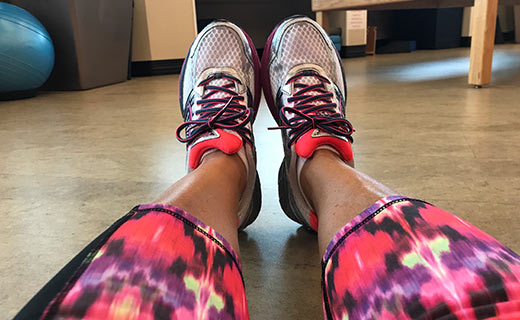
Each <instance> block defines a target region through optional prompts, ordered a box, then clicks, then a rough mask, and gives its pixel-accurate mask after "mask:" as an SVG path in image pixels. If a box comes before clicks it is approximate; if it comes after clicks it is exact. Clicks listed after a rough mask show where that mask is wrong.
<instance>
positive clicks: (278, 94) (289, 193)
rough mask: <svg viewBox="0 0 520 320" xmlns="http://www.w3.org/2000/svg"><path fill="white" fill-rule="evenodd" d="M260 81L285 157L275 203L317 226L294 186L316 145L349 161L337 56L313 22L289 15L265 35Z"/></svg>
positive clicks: (343, 89)
mask: <svg viewBox="0 0 520 320" xmlns="http://www.w3.org/2000/svg"><path fill="white" fill-rule="evenodd" d="M262 84H263V88H264V94H265V96H266V100H267V104H268V105H269V109H270V110H271V114H272V115H273V117H274V118H275V120H276V122H277V123H278V125H279V127H277V128H276V129H281V130H282V139H283V143H284V150H285V159H284V161H283V162H282V165H281V167H280V171H279V176H278V183H279V195H280V204H281V205H282V209H283V210H284V211H285V213H286V214H287V216H289V217H290V218H291V219H293V220H294V221H296V222H298V223H301V224H302V225H304V226H306V227H308V228H311V229H314V230H317V229H318V218H317V216H316V213H315V210H314V209H313V208H312V206H311V205H310V204H309V201H308V200H307V198H306V197H305V194H304V193H303V192H302V188H301V185H300V173H301V169H302V167H303V165H304V164H305V161H307V159H309V158H311V157H312V155H313V153H314V152H315V151H316V150H318V149H329V150H331V151H333V152H335V153H337V154H338V155H339V157H340V158H341V159H342V160H343V161H345V162H346V163H348V164H350V165H353V154H352V148H351V143H352V142H353V140H352V137H351V134H352V133H353V131H354V130H353V129H352V126H351V124H350V122H349V121H348V120H346V118H345V103H346V84H345V77H344V73H343V66H342V64H341V59H340V57H339V55H338V52H337V51H336V49H335V48H334V45H333V44H332V42H331V41H330V39H329V37H328V35H327V33H326V32H325V31H324V30H323V29H322V28H321V27H320V26H319V25H318V24H317V23H316V22H314V21H313V20H311V19H309V18H307V17H302V16H295V17H291V18H288V19H286V20H284V21H282V22H281V23H280V24H279V25H278V26H277V27H276V28H275V30H274V31H273V32H272V33H271V35H270V36H269V39H268V40H267V44H266V46H265V49H264V55H263V58H262Z"/></svg>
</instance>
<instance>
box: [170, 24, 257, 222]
mask: <svg viewBox="0 0 520 320" xmlns="http://www.w3.org/2000/svg"><path fill="white" fill-rule="evenodd" d="M260 90H261V89H260V60H259V58H258V55H257V52H256V49H255V47H254V45H253V43H252V41H251V39H250V38H249V36H248V35H247V34H246V33H245V32H244V31H243V30H242V29H240V28H239V27H237V26H236V25H235V24H233V23H231V22H229V21H225V20H218V21H215V22H212V23H211V24H209V25H208V26H206V27H205V28H204V30H202V31H201V32H200V33H199V35H198V36H197V37H196V38H195V40H194V42H193V44H192V45H191V47H190V50H189V52H188V56H187V57H186V59H185V61H184V64H183V67H182V71H181V76H180V80H179V100H180V106H181V112H182V115H183V118H184V121H185V122H184V123H182V124H181V125H180V126H179V127H178V128H177V139H178V140H179V141H180V142H183V143H186V145H187V155H186V162H187V167H188V171H191V170H195V169H196V168H197V167H198V165H199V164H200V163H201V160H202V159H203V158H204V156H205V155H207V154H209V153H210V152H214V151H216V150H220V151H222V152H224V153H226V154H230V155H231V154H237V155H238V156H239V157H240V159H242V161H243V162H244V165H245V167H246V169H247V186H246V189H245V190H244V193H243V195H242V198H241V199H240V204H239V212H238V228H239V230H242V229H244V228H245V227H246V226H248V225H249V224H251V223H252V222H253V221H254V220H255V219H256V217H257V216H258V213H259V211H260V205H261V193H260V180H259V178H258V173H257V171H256V149H255V143H254V137H253V122H254V120H255V116H256V113H257V111H258V105H259V103H260V96H261V91H260Z"/></svg>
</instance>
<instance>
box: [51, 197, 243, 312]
mask: <svg viewBox="0 0 520 320" xmlns="http://www.w3.org/2000/svg"><path fill="white" fill-rule="evenodd" d="M80 269H81V270H80V271H79V272H80V274H79V275H76V276H75V279H77V280H74V281H71V282H70V283H69V285H68V286H67V287H66V288H65V289H64V290H63V291H62V292H61V294H60V295H58V296H57V297H56V298H55V299H54V301H53V303H51V305H50V306H49V307H48V308H47V311H46V314H45V315H44V317H43V318H44V319H78V318H79V319H105V320H106V319H147V320H148V319H149V320H152V319H186V320H189V319H201V320H203V319H204V320H205V319H208V320H209V319H222V320H227V319H248V309H247V301H246V298H245V291H244V284H243V279H242V274H241V266H240V262H239V260H238V258H237V256H236V254H235V252H234V251H233V249H232V248H231V246H230V245H229V244H228V242H227V241H226V240H225V239H224V238H222V237H221V236H220V235H219V234H217V233H216V232H215V231H214V230H213V229H211V228H210V227H208V226H206V225H205V224H204V223H202V222H201V221H199V220H197V219H196V218H194V217H192V216H190V215H189V214H187V213H186V212H184V211H182V210H180V209H178V208H176V207H171V206H167V205H156V204H155V205H142V206H139V207H138V208H137V209H135V210H132V211H131V212H130V213H129V217H128V220H127V221H126V222H125V223H124V224H123V225H122V226H120V227H119V228H118V229H117V230H116V231H115V232H114V233H113V234H112V235H111V236H110V237H109V238H108V240H107V241H106V242H105V243H104V244H102V246H100V247H99V249H98V250H95V251H94V252H92V253H91V254H90V256H89V257H88V258H87V259H86V261H85V262H84V267H83V268H80Z"/></svg>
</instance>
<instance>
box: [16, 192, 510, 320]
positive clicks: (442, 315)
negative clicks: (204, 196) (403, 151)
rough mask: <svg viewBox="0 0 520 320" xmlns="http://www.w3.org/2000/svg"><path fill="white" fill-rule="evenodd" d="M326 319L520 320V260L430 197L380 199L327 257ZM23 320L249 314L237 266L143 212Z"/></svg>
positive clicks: (195, 230)
mask: <svg viewBox="0 0 520 320" xmlns="http://www.w3.org/2000/svg"><path fill="white" fill-rule="evenodd" d="M322 271H323V273H322V286H323V288H322V292H323V311H324V316H325V318H326V319H342V320H343V319H349V320H353V319H487V318H496V319H520V257H519V256H518V255H517V254H515V253H514V252H512V251H511V250H510V249H508V248H506V247H505V246H504V245H502V244H500V243H499V242H498V241H496V240H495V239H493V238H492V237H491V236H489V235H487V234H486V233H484V232H482V231H480V230H479V229H477V228H475V227H474V226H472V225H470V224H468V223H467V222H465V221H463V220H461V219H459V218H457V217H455V216H454V215H452V214H450V213H448V212H446V211H443V210H441V209H439V208H436V207H434V206H432V205H430V204H428V203H426V202H423V201H419V200H414V199H409V198H405V197H397V196H396V197H388V198H385V199H381V200H379V201H378V202H376V203H375V204H374V205H372V206H371V207H370V208H368V209H366V210H365V211H363V212H362V213H361V214H360V215H358V216H357V217H356V218H355V219H353V220H352V221H351V222H350V223H348V224H347V225H345V226H344V227H343V228H342V229H341V230H340V231H339V232H338V233H337V234H336V235H335V237H334V239H333V240H332V241H331V243H330V245H329V247H328V248H327V250H326V253H325V255H324V258H323V261H322ZM17 318H18V319H38V318H41V319H248V318H249V315H248V309H247V301H246V297H245V290H244V281H243V277H242V273H241V266H240V261H239V259H238V257H237V255H236V254H235V252H234V251H233V249H232V248H231V246H230V245H229V243H228V242H227V241H226V240H225V239H224V238H223V237H222V236H220V235H219V234H217V233H216V232H215V231H214V230H213V229H212V228H210V227H208V226H206V225H205V224H204V223H202V222H201V221H199V220H197V219H196V218H194V217H193V216H191V215H189V214H188V213H186V212H184V211H182V210H181V209H179V208H176V207H171V206H167V205H160V204H152V205H141V206H138V207H136V208H134V209H132V210H131V211H130V212H129V213H128V214H127V215H125V216H124V217H123V218H121V219H120V220H119V221H117V222H116V223H115V224H114V225H113V226H112V227H111V228H109V229H108V230H107V231H105V232H104V233H103V234H102V235H100V236H99V237H98V238H97V239H96V240H94V241H93V242H92V243H91V244H90V245H89V246H88V247H87V248H85V249H84V250H83V251H82V252H81V253H80V254H78V256H77V257H76V258H74V259H73V260H72V261H71V262H70V263H69V264H68V265H67V266H66V267H65V268H64V269H63V270H62V271H60V273H58V274H57V275H56V277H55V278H53V279H52V280H51V281H50V282H49V283H48V284H47V285H46V286H45V287H44V288H43V289H42V290H41V291H40V292H39V293H38V294H37V295H36V296H35V297H34V298H33V299H32V300H31V301H30V302H29V303H28V304H27V305H26V306H25V307H24V308H23V309H22V310H21V311H20V313H19V314H18V315H17Z"/></svg>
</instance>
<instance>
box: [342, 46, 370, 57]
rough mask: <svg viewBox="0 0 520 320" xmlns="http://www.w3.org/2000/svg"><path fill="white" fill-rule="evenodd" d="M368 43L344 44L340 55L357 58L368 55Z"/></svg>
mask: <svg viewBox="0 0 520 320" xmlns="http://www.w3.org/2000/svg"><path fill="white" fill-rule="evenodd" d="M365 48H366V45H364V44H363V45H360V46H342V47H341V51H340V52H339V55H340V56H341V58H357V57H364V56H366V53H365Z"/></svg>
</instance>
